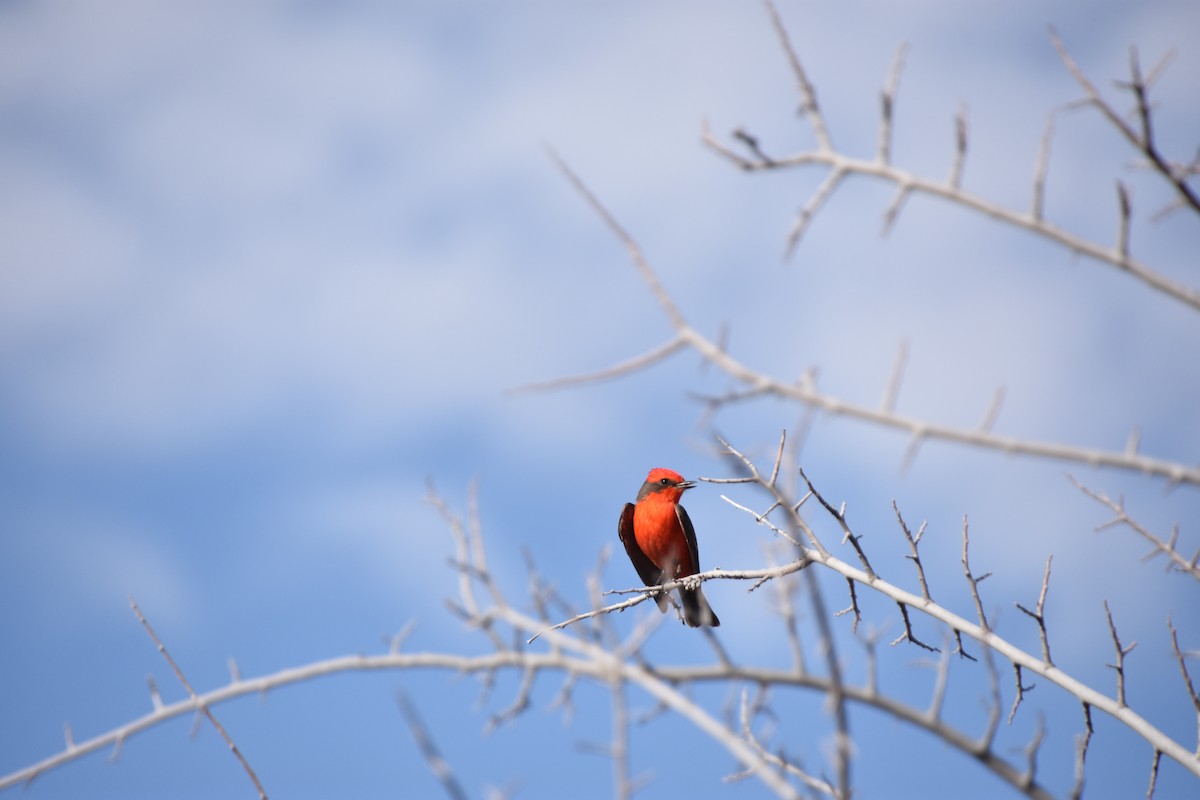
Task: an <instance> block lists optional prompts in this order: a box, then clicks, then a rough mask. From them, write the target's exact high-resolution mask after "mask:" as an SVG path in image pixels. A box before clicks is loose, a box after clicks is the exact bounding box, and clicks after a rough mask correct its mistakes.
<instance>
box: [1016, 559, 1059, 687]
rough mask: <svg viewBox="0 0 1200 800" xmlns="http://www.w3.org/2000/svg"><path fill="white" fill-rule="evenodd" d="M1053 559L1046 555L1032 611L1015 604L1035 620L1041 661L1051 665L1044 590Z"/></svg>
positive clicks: (1046, 587)
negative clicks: (1040, 585) (1040, 584)
mask: <svg viewBox="0 0 1200 800" xmlns="http://www.w3.org/2000/svg"><path fill="white" fill-rule="evenodd" d="M1053 560H1054V556H1053V555H1050V556H1047V557H1046V572H1045V574H1044V575H1043V576H1042V593H1041V594H1040V595H1038V602H1037V607H1036V609H1035V610H1034V611H1030V610H1029V609H1028V608H1026V607H1025V606H1023V605H1021V604H1020V603H1017V604H1016V606H1017V608H1019V609H1021V610H1022V611H1024V612H1025V613H1026V614H1027V615H1029V616H1030V617H1033V619H1034V620H1035V621H1036V622H1037V624H1038V630H1039V631H1040V633H1041V637H1042V661H1044V662H1045V663H1046V665H1047V666H1051V665H1052V664H1053V663H1054V662H1053V661H1051V660H1050V638H1049V635H1048V634H1047V633H1046V615H1045V609H1046V592H1047V591H1049V589H1050V564H1051V562H1052V561H1053Z"/></svg>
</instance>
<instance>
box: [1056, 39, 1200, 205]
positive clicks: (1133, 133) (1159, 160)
mask: <svg viewBox="0 0 1200 800" xmlns="http://www.w3.org/2000/svg"><path fill="white" fill-rule="evenodd" d="M1050 41H1051V42H1052V43H1053V44H1054V49H1055V50H1057V51H1058V55H1059V57H1060V58H1061V59H1062V61H1063V64H1064V65H1065V66H1066V68H1067V71H1068V72H1070V73H1071V76H1072V77H1073V78H1075V81H1076V82H1077V83H1078V84H1079V85H1080V87H1082V89H1083V91H1084V93H1085V94H1086V95H1087V102H1088V104H1089V105H1091V106H1093V107H1095V108H1096V109H1097V110H1099V111H1100V113H1101V114H1103V115H1104V118H1105V119H1107V120H1108V122H1109V124H1111V125H1112V126H1113V127H1114V128H1116V129H1117V130H1118V131H1120V133H1121V135H1122V136H1124V137H1125V139H1126V140H1127V141H1128V142H1129V143H1130V144H1131V145H1133V146H1134V147H1135V148H1137V149H1138V150H1139V151H1140V152H1141V153H1143V154H1144V155H1145V156H1146V158H1147V159H1149V160H1150V163H1151V164H1153V165H1154V168H1155V169H1156V170H1157V171H1158V172H1159V173H1160V174H1161V175H1162V176H1163V177H1164V178H1166V179H1167V180H1168V181H1169V182H1170V183H1171V184H1172V186H1173V187H1174V189H1175V191H1176V192H1177V193H1178V195H1179V199H1180V200H1181V201H1182V202H1184V203H1186V204H1187V205H1189V206H1191V207H1192V208H1193V209H1195V210H1196V211H1200V195H1197V194H1196V191H1195V190H1194V189H1192V187H1191V185H1189V184H1188V182H1187V177H1188V176H1187V175H1186V174H1181V173H1180V172H1179V171H1177V170H1175V169H1174V168H1173V167H1172V165H1171V164H1170V163H1169V162H1168V161H1167V160H1166V159H1165V158H1164V157H1163V156H1162V154H1161V153H1160V152H1159V151H1158V145H1157V144H1156V143H1155V141H1154V132H1153V129H1152V127H1151V115H1150V104H1149V102H1148V100H1147V97H1148V90H1149V86H1150V84H1152V83H1153V81H1154V80H1155V79H1157V78H1158V76H1159V75H1160V74H1161V73H1162V70H1163V69H1165V68H1166V64H1167V63H1168V61H1169V58H1164V59H1163V61H1162V62H1160V63H1159V65H1158V66H1157V67H1155V69H1154V70H1153V71H1152V73H1151V78H1150V80H1149V81H1145V80H1142V77H1141V70H1140V67H1139V65H1138V60H1137V52H1136V51H1134V52H1133V54H1132V57H1131V59H1130V74H1131V80H1130V81H1129V82H1128V83H1127V84H1126V86H1125V88H1127V89H1129V90H1130V91H1132V92H1133V94H1134V98H1135V101H1136V103H1137V116H1138V119H1139V120H1140V122H1141V130H1140V131H1139V130H1135V129H1134V127H1133V126H1132V125H1130V124H1129V123H1128V122H1126V121H1125V117H1124V115H1122V114H1121V113H1120V112H1118V111H1117V110H1116V109H1115V108H1113V107H1112V106H1111V105H1110V104H1109V103H1108V102H1107V101H1106V100H1105V99H1104V97H1103V96H1102V95H1101V94H1100V92H1099V90H1097V89H1096V87H1095V86H1094V85H1093V84H1092V82H1091V81H1090V80H1089V79H1088V77H1087V75H1085V74H1084V72H1083V70H1082V69H1081V68H1080V66H1079V65H1078V64H1077V63H1075V59H1073V58H1072V57H1071V54H1070V53H1068V52H1067V48H1066V45H1064V44H1063V42H1062V39H1060V38H1059V36H1058V32H1057V31H1056V30H1054V28H1053V27H1052V28H1050ZM1169 55H1170V54H1168V56H1169Z"/></svg>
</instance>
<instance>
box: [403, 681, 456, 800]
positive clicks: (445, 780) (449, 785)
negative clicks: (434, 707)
mask: <svg viewBox="0 0 1200 800" xmlns="http://www.w3.org/2000/svg"><path fill="white" fill-rule="evenodd" d="M396 705H397V706H399V707H400V714H401V715H402V716H403V717H404V721H405V722H406V723H408V730H409V732H410V733H411V734H412V737H413V741H415V742H416V743H417V749H419V750H420V751H421V755H422V756H423V757H424V758H425V763H426V764H427V765H428V766H429V770H430V772H432V773H433V775H434V777H435V778H437V779H438V782H439V783H440V784H442V788H443V789H445V790H446V794H447V795H449V796H450V797H451V798H452V800H467V793H466V792H465V791H463V788H462V785H461V784H459V782H458V778H457V777H456V776H455V775H454V769H453V768H452V767H451V766H450V764H449V762H447V761H446V759H444V758H442V754H441V753H440V752H438V748H437V745H436V744H434V741H433V737H431V736H430V735H429V729H428V728H427V727H425V722H424V721H423V720H422V719H421V715H420V714H419V713H417V709H416V706H414V705H413V703H412V701H411V700H409V698H408V695H407V694H405V693H404V692H402V691H400V692H396Z"/></svg>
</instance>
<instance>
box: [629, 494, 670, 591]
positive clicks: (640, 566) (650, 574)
mask: <svg viewBox="0 0 1200 800" xmlns="http://www.w3.org/2000/svg"><path fill="white" fill-rule="evenodd" d="M617 536H618V537H620V539H621V544H623V545H625V553H626V555H628V556H629V560H630V561H632V562H633V568H634V569H636V570H637V574H638V577H640V578H641V579H642V583H644V584H646V585H647V586H657V585H658V584H659V583H661V582H662V570H661V569H659V568H658V567H656V566H654V562H653V561H651V560H650V557H649V556H647V555H646V554H645V553H643V552H642V548H640V547H638V543H637V538H636V537H635V536H634V535H633V503H626V504H625V508H623V509H621V516H620V517H619V518H618V519H617ZM654 599H655V600H657V601H658V607H659V608H660V609H662V610H663V611H666V610H667V599H666V598H665V597H663V596H662V595H661V594H660V595H658V596H657V597H655V598H654Z"/></svg>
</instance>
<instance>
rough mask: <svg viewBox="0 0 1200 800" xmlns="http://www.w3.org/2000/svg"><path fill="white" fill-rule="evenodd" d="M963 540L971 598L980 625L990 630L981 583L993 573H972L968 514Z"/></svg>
mask: <svg viewBox="0 0 1200 800" xmlns="http://www.w3.org/2000/svg"><path fill="white" fill-rule="evenodd" d="M962 540H963V546H962V565H963V574H964V575H966V577H967V583H968V584H969V585H970V587H971V598H972V599H973V600H974V601H975V613H976V614H978V616H979V624H980V626H982V627H983V629H984V630H985V631H990V630H991V627H990V626H989V625H988V621H987V615H985V614H984V613H983V600H981V599H980V597H979V584H981V583H983V582H984V581H985V580H987V579H988V577H990V576H991V574H992V573H990V572H986V573H984V574H983V575H980V576H979V577H978V578H977V577H975V576H974V575H972V574H971V564H970V561H969V559H968V556H967V549H968V543H969V541H970V539H969V536H968V534H967V517H966V515H964V516H963V533H962Z"/></svg>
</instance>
